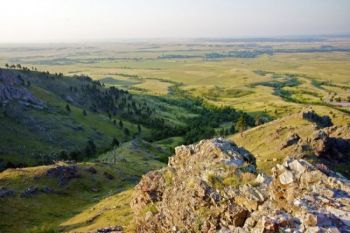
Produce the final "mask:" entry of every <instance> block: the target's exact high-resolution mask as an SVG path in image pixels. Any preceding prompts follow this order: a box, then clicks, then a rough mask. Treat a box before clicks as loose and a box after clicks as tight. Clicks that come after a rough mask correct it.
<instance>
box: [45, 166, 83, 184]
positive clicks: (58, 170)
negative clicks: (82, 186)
mask: <svg viewBox="0 0 350 233" xmlns="http://www.w3.org/2000/svg"><path fill="white" fill-rule="evenodd" d="M46 175H47V176H50V177H54V178H57V179H58V184H59V185H61V186H64V185H67V184H68V182H69V181H70V180H72V179H76V178H80V177H81V175H80V174H79V171H78V166H76V165H69V166H61V165H58V166H56V167H53V168H50V169H49V170H47V171H46Z"/></svg>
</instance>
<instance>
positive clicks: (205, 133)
mask: <svg viewBox="0 0 350 233" xmlns="http://www.w3.org/2000/svg"><path fill="white" fill-rule="evenodd" d="M227 122H231V124H232V125H231V127H230V128H229V129H228V130H224V131H222V130H223V129H221V131H219V135H220V136H225V135H228V134H232V133H235V132H237V130H238V131H240V132H243V131H244V130H245V129H246V128H248V127H250V126H254V125H255V120H254V118H253V117H251V116H250V115H248V114H246V113H244V112H239V111H236V110H235V109H233V108H230V107H224V108H218V107H211V108H205V109H203V110H202V113H201V114H200V116H199V117H196V118H195V119H191V120H189V122H188V126H187V128H188V129H187V130H186V131H185V132H186V133H185V135H184V139H185V143H193V142H196V141H199V140H201V139H204V138H211V137H213V136H216V135H218V134H217V132H216V131H215V128H219V127H220V125H221V124H222V123H227Z"/></svg>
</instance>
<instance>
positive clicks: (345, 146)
mask: <svg viewBox="0 0 350 233" xmlns="http://www.w3.org/2000/svg"><path fill="white" fill-rule="evenodd" d="M309 142H310V143H309V144H310V147H311V148H312V150H313V151H314V153H315V155H316V156H319V157H321V158H326V159H331V160H337V161H342V160H347V159H349V157H350V156H349V154H350V140H349V139H344V138H337V137H332V136H331V135H330V134H329V133H328V132H327V131H324V130H318V131H316V132H315V133H314V135H313V137H312V138H311V139H310V140H309Z"/></svg>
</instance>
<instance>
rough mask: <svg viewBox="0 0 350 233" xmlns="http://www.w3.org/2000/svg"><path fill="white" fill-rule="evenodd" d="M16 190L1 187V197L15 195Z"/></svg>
mask: <svg viewBox="0 0 350 233" xmlns="http://www.w3.org/2000/svg"><path fill="white" fill-rule="evenodd" d="M15 194H16V192H15V191H14V190H12V189H9V188H5V187H0V198H4V197H11V196H14V195H15Z"/></svg>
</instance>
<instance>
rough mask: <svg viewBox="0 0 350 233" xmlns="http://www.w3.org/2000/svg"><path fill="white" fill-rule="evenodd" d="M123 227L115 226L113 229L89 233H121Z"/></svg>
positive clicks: (108, 228)
mask: <svg viewBox="0 0 350 233" xmlns="http://www.w3.org/2000/svg"><path fill="white" fill-rule="evenodd" d="M123 232H124V231H123V227H121V226H115V227H105V228H101V229H98V230H96V231H92V232H90V233H123Z"/></svg>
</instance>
